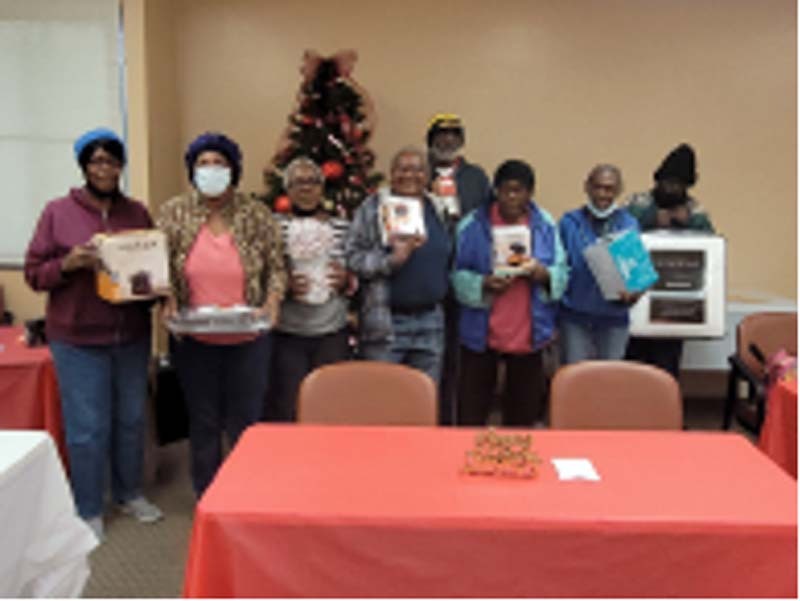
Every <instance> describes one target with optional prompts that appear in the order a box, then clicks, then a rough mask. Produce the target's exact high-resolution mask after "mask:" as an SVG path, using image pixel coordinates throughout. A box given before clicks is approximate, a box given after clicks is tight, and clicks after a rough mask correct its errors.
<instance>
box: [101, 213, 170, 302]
mask: <svg viewBox="0 0 800 601" xmlns="http://www.w3.org/2000/svg"><path fill="white" fill-rule="evenodd" d="M92 244H93V245H94V247H95V248H96V249H97V256H98V257H99V259H100V268H99V269H98V270H97V294H98V295H100V297H101V298H104V299H105V300H107V301H109V302H112V303H124V302H129V301H138V300H145V299H149V298H155V297H157V296H161V295H165V294H167V293H168V292H169V265H168V259H167V241H166V238H165V236H164V233H163V232H161V231H159V230H155V229H153V230H128V231H125V232H118V233H114V234H95V235H94V236H93V237H92Z"/></svg>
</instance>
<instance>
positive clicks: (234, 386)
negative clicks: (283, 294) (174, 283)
mask: <svg viewBox="0 0 800 601" xmlns="http://www.w3.org/2000/svg"><path fill="white" fill-rule="evenodd" d="M271 347H272V345H271V338H270V336H269V335H267V334H265V335H262V336H259V337H258V338H256V339H255V340H253V341H251V342H245V343H242V344H206V343H203V342H199V341H197V340H195V339H194V338H192V337H190V336H186V337H184V338H183V339H181V340H180V341H179V342H176V344H175V347H174V349H175V367H176V368H177V370H178V379H179V381H180V384H181V388H182V389H183V394H184V396H185V398H186V406H187V409H188V413H189V447H190V450H191V456H192V458H191V463H192V468H191V470H192V485H193V487H194V491H195V494H196V495H197V496H198V497H200V496H201V495H202V494H203V492H204V491H205V489H206V488H207V487H208V485H209V484H211V481H212V480H213V479H214V476H215V475H216V473H217V470H218V469H219V466H220V464H221V463H222V433H223V432H225V433H227V435H228V441H229V442H230V446H231V448H233V446H234V445H235V444H236V441H238V440H239V436H240V435H241V434H242V432H244V430H245V429H246V428H247V427H248V426H251V425H252V424H254V423H256V422H258V421H259V420H260V419H261V416H262V413H263V410H264V400H265V395H266V391H267V374H268V372H269V356H270V349H271Z"/></svg>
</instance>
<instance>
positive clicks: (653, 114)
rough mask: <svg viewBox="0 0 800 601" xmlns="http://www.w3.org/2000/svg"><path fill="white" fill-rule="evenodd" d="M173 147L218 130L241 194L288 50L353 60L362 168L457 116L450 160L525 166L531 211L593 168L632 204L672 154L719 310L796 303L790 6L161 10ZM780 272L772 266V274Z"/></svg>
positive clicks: (311, 5)
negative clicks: (174, 97) (373, 117)
mask: <svg viewBox="0 0 800 601" xmlns="http://www.w3.org/2000/svg"><path fill="white" fill-rule="evenodd" d="M172 7H173V9H174V11H175V13H174V14H175V19H176V21H175V23H176V27H175V28H174V29H173V30H172V31H171V32H170V33H173V34H174V41H175V50H176V57H175V58H176V66H177V73H176V81H177V88H178V103H177V109H178V112H177V114H176V115H175V118H176V120H177V122H178V123H179V124H180V130H179V137H180V143H181V145H182V146H185V144H186V143H187V142H188V141H189V140H190V139H191V138H192V137H193V136H194V135H196V134H197V133H199V132H201V131H203V130H206V129H220V130H222V131H225V132H228V133H230V134H231V135H232V136H233V137H234V138H236V139H237V140H238V141H239V142H240V143H241V145H242V147H243V150H244V153H245V175H244V179H243V188H244V189H246V190H259V189H260V186H261V169H262V167H263V166H264V165H265V163H266V162H267V161H268V160H269V157H270V155H271V153H272V149H273V147H274V145H275V142H276V140H277V138H278V136H279V134H280V131H281V129H282V128H283V126H284V124H285V120H286V116H287V114H288V112H289V110H290V108H291V106H292V101H293V98H294V95H295V93H296V92H297V88H298V86H299V76H298V66H299V63H300V56H301V55H302V53H303V50H304V49H305V48H315V49H317V50H319V51H320V52H323V53H331V52H335V51H336V50H339V49H341V48H348V47H353V48H356V49H357V50H358V52H359V54H360V60H359V63H358V65H357V66H356V69H355V72H354V73H355V76H356V78H357V79H358V81H359V82H361V83H362V85H363V86H365V87H366V88H367V89H368V90H369V91H370V92H371V93H372V95H373V97H374V100H375V102H376V104H377V110H378V117H379V125H378V129H377V132H376V136H375V138H374V149H375V150H376V151H377V152H378V156H379V166H380V167H381V168H382V169H385V168H386V163H387V160H388V158H389V156H390V154H391V152H392V151H393V150H396V149H397V148H398V147H399V146H401V145H403V144H407V143H419V142H421V141H422V139H423V135H424V129H425V124H426V122H427V119H428V118H429V116H430V115H431V114H433V113H435V112H438V111H454V112H457V113H460V114H461V115H462V116H463V118H464V120H465V121H466V124H467V127H468V131H467V138H468V141H467V153H468V156H469V157H471V158H473V159H475V160H477V161H479V162H480V163H482V164H483V165H484V167H485V168H486V169H487V171H492V170H493V169H494V168H495V167H496V166H497V164H498V163H499V162H500V161H501V160H503V159H504V158H509V157H513V156H520V157H524V158H525V159H527V160H529V161H530V162H531V163H532V164H533V165H534V167H535V168H536V171H537V176H538V180H539V185H538V193H537V196H538V197H539V199H540V201H541V203H542V205H543V206H545V207H546V208H547V209H549V210H550V211H551V212H552V213H554V214H555V215H556V216H560V215H561V213H563V212H564V211H565V210H567V209H569V208H572V207H574V206H577V205H578V204H579V203H581V202H582V192H581V182H582V178H583V176H584V174H585V173H586V171H587V170H588V169H589V168H590V167H591V166H592V164H594V163H596V162H598V161H611V162H615V163H617V164H619V165H620V166H621V167H622V169H623V171H624V174H625V177H626V183H627V188H628V191H635V190H641V189H646V188H647V187H649V186H650V185H651V183H652V173H653V171H654V169H655V168H656V167H657V165H658V164H659V162H660V161H661V159H662V158H663V157H664V156H665V155H666V153H667V152H668V151H669V150H670V149H671V148H673V147H674V146H675V145H677V144H678V143H680V142H682V141H688V142H690V143H691V144H693V145H694V147H695V148H696V150H697V153H698V171H699V174H700V179H699V182H698V185H697V186H696V187H695V189H694V192H695V194H696V196H697V197H698V198H699V199H700V200H701V201H702V202H703V203H704V204H705V205H707V207H708V209H709V210H710V212H711V214H712V217H713V220H714V222H715V224H716V226H717V228H718V229H719V230H720V231H721V232H723V233H724V234H725V236H726V237H727V239H728V241H729V257H730V269H729V291H730V293H731V294H730V295H731V296H732V297H733V298H742V297H746V298H753V299H758V298H759V297H760V296H781V297H787V298H796V288H797V277H796V273H797V261H796V258H797V254H796V235H797V232H796V223H797V220H796V199H797V192H796V165H797V153H796V131H797V125H796V119H797V117H796V105H797V101H796V89H797V77H796V73H797V67H796V7H795V2H794V1H793V0H764V1H760V2H753V1H752V0H726V1H725V2H719V1H718V0H669V1H667V2H665V1H663V0H602V1H596V2H591V1H588V0H585V1H582V0H561V1H558V2H553V1H551V0H504V1H503V2H485V1H481V0H475V1H467V0H464V1H460V2H459V1H451V2H438V3H435V2H429V1H427V0H407V1H405V2H396V3H385V2H366V1H363V0H344V1H343V2H338V3H337V2H328V1H325V2H323V1H307V2H302V3H289V2H285V3H284V2H281V3H279V2H263V1H259V0H230V1H228V2H218V1H217V0H174V1H173V2H172ZM776 257H780V260H776Z"/></svg>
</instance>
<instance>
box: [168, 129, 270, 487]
mask: <svg viewBox="0 0 800 601" xmlns="http://www.w3.org/2000/svg"><path fill="white" fill-rule="evenodd" d="M185 161H186V168H187V170H188V174H189V180H190V181H191V183H192V185H193V186H194V190H192V191H191V192H190V193H188V194H184V195H181V196H178V197H176V198H173V199H171V200H169V201H168V202H166V203H165V204H164V205H163V206H162V207H161V211H160V214H159V217H158V220H157V221H158V226H159V227H160V228H161V229H162V230H163V231H164V233H165V234H166V236H167V241H168V244H169V254H170V274H171V283H172V292H173V296H172V298H171V299H170V301H169V302H168V303H167V305H166V306H165V311H164V313H165V316H168V315H170V314H172V313H173V312H175V311H176V310H179V309H183V308H186V307H198V306H205V305H216V306H218V307H230V306H233V305H249V306H251V307H256V308H257V310H258V311H259V312H262V313H263V314H264V315H266V317H267V318H268V320H269V322H270V323H276V322H277V320H278V313H279V310H280V304H281V301H282V300H283V296H284V290H285V287H286V273H285V270H284V259H283V249H282V241H281V234H280V230H279V227H278V225H277V223H276V221H275V220H274V219H273V217H272V214H271V213H270V211H269V209H267V208H266V206H264V205H263V204H262V203H260V202H257V201H254V200H250V199H248V198H247V197H246V196H244V195H243V194H241V193H239V192H237V191H236V186H237V184H238V183H239V178H240V176H241V169H242V167H241V165H242V162H241V161H242V157H241V152H240V151H239V147H238V146H237V145H236V143H235V142H234V141H232V140H231V139H229V138H228V137H226V136H224V135H222V134H217V133H205V134H203V135H201V136H199V137H198V138H197V139H195V140H194V141H193V142H192V143H191V144H190V145H189V148H188V149H187V151H186V155H185ZM270 346H271V344H270V337H269V336H268V335H267V334H261V335H238V336H236V335H231V336H216V337H208V336H206V337H203V336H197V337H193V336H184V337H182V338H181V339H180V340H178V341H176V343H175V345H174V354H175V356H174V359H175V365H176V367H177V370H178V378H179V380H180V383H181V387H182V389H183V393H184V395H185V397H186V401H187V405H188V410H189V444H190V447H191V455H192V483H193V486H194V489H195V493H196V494H197V496H198V497H199V496H200V495H201V494H202V493H203V491H204V490H205V489H206V487H207V486H208V485H209V484H210V483H211V480H212V479H213V478H214V475H215V474H216V471H217V469H218V467H219V465H220V463H221V462H222V434H223V432H225V433H226V434H227V435H228V439H229V442H230V445H231V446H233V445H234V444H235V443H236V441H237V440H238V438H239V435H240V434H241V433H242V432H243V431H244V429H245V428H247V427H248V426H249V425H251V424H253V423H255V422H256V421H258V420H259V419H260V418H261V412H262V407H263V402H264V395H265V393H266V388H267V378H268V366H269V355H270Z"/></svg>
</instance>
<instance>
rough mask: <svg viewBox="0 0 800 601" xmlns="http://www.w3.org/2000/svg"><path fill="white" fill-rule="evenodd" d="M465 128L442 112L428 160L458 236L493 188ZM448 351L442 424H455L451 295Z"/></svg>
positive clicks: (442, 207) (434, 187)
mask: <svg viewBox="0 0 800 601" xmlns="http://www.w3.org/2000/svg"><path fill="white" fill-rule="evenodd" d="M464 140H465V134H464V125H463V123H462V121H461V118H460V117H459V116H458V115H454V114H452V113H439V114H437V115H435V116H434V117H433V118H432V119H431V121H430V123H429V124H428V132H427V144H428V158H429V160H430V164H431V175H432V177H431V186H430V187H431V193H432V198H433V200H434V202H436V203H437V205H438V207H439V211H440V213H441V214H442V216H443V217H444V218H445V221H446V223H447V224H448V226H449V229H450V233H451V235H452V234H454V233H455V225H456V223H457V222H458V220H459V219H460V218H461V217H463V216H464V215H467V214H468V213H469V212H470V211H472V210H474V209H477V208H478V207H479V206H481V205H483V204H485V203H488V202H489V199H490V198H491V185H490V183H489V178H488V177H487V176H486V172H484V170H483V169H482V168H481V167H480V166H479V165H475V164H473V163H470V162H468V161H467V160H466V159H465V158H464V157H463V155H461V149H462V148H463V147H464ZM444 312H445V348H444V358H443V362H444V369H443V372H442V379H441V382H440V385H439V399H440V400H439V423H440V424H442V425H451V424H454V423H455V416H454V415H453V414H454V411H455V408H456V400H455V394H456V374H457V372H458V303H457V302H456V301H455V299H454V298H453V296H452V294H450V293H448V295H447V297H446V298H445V302H444Z"/></svg>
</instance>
